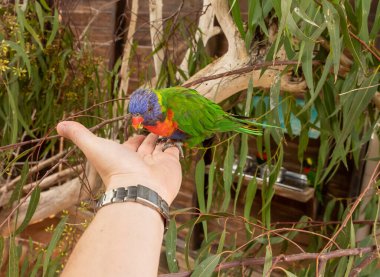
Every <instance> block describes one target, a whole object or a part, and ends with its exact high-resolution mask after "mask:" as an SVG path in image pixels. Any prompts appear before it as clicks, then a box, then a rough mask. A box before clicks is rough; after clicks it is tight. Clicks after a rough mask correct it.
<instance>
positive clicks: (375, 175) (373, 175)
mask: <svg viewBox="0 0 380 277" xmlns="http://www.w3.org/2000/svg"><path fill="white" fill-rule="evenodd" d="M379 166H380V162H378V163H377V165H376V168H375V170H374V171H373V174H372V176H371V179H370V181H369V182H368V184H367V186H366V187H365V188H364V189H363V191H362V192H361V193H360V195H359V196H358V198H357V199H356V200H355V202H354V203H353V205H352V207H351V208H350V210H349V212H348V214H347V216H346V217H345V219H344V220H343V222H342V225H341V226H340V227H339V228H338V230H337V231H336V232H335V233H334V235H333V236H332V238H331V240H330V241H329V242H328V243H327V244H326V245H325V247H323V249H322V251H321V252H320V256H323V255H325V254H324V253H323V252H324V251H325V250H326V249H328V248H329V247H331V245H332V242H333V241H335V240H336V238H337V237H338V235H339V234H340V232H341V231H342V230H343V229H344V227H346V225H347V223H348V221H349V220H350V219H351V217H352V214H353V213H354V211H355V210H356V208H357V207H358V205H359V204H360V202H361V200H362V199H363V197H364V196H365V195H366V194H367V192H368V191H369V190H370V188H371V186H372V184H373V182H374V181H375V180H376V177H377V176H378V175H379V172H378V169H379ZM318 261H319V257H318V259H317V271H316V274H315V275H316V276H319V273H318V268H319V267H318Z"/></svg>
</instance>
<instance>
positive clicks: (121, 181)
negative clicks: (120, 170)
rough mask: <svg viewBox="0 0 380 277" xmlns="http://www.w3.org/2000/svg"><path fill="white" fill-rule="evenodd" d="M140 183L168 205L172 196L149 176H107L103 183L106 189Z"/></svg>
mask: <svg viewBox="0 0 380 277" xmlns="http://www.w3.org/2000/svg"><path fill="white" fill-rule="evenodd" d="M137 185H142V186H145V187H147V188H150V189H151V190H153V191H155V192H156V193H158V195H159V196H160V197H161V198H162V199H163V200H165V201H166V203H168V205H169V206H170V205H171V203H172V201H173V198H172V197H171V196H170V194H169V193H168V191H167V190H166V189H165V187H164V186H163V185H161V184H159V183H158V182H157V180H154V178H151V177H150V176H145V177H142V176H136V175H134V174H125V175H117V176H112V177H111V178H109V181H108V182H107V183H105V187H106V191H108V190H112V189H116V188H119V187H129V186H137Z"/></svg>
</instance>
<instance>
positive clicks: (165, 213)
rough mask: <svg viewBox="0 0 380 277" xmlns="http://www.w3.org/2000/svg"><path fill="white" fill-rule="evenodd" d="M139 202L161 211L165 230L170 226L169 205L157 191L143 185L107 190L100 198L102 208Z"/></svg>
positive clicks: (99, 202)
mask: <svg viewBox="0 0 380 277" xmlns="http://www.w3.org/2000/svg"><path fill="white" fill-rule="evenodd" d="M121 202H137V203H140V204H142V205H145V206H148V207H150V208H153V209H155V210H156V211H157V212H159V213H160V214H161V216H162V218H163V220H164V227H165V232H166V230H167V229H168V227H169V221H170V216H169V205H168V203H167V202H166V201H165V200H163V199H162V198H161V196H160V195H158V193H157V192H155V191H154V190H151V189H150V188H147V187H145V186H142V185H137V186H129V187H120V188H116V189H112V190H109V191H106V192H105V193H104V194H103V195H102V196H101V197H100V198H99V200H98V203H97V207H98V208H101V207H103V206H107V205H109V204H112V203H121Z"/></svg>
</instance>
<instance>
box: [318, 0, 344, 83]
mask: <svg viewBox="0 0 380 277" xmlns="http://www.w3.org/2000/svg"><path fill="white" fill-rule="evenodd" d="M322 6H323V13H324V16H325V19H326V23H327V30H328V32H329V35H330V39H329V42H330V51H331V52H332V55H333V56H332V57H333V64H334V75H335V80H336V79H337V78H338V71H339V65H340V55H341V48H342V47H341V40H340V34H339V24H338V23H337V22H338V20H339V14H338V12H337V11H336V10H335V8H334V6H333V5H332V4H331V3H330V2H328V1H327V0H323V1H322Z"/></svg>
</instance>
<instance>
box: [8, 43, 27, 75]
mask: <svg viewBox="0 0 380 277" xmlns="http://www.w3.org/2000/svg"><path fill="white" fill-rule="evenodd" d="M5 43H6V44H7V45H8V46H9V47H10V48H12V49H13V50H14V51H16V52H17V54H18V55H19V56H20V57H21V58H22V60H23V61H24V63H25V66H26V68H27V69H28V75H29V77H30V74H31V71H32V70H31V66H30V60H29V58H28V56H27V54H26V52H25V51H24V49H23V48H21V47H20V45H18V44H16V43H15V42H13V41H10V40H7V41H5Z"/></svg>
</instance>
